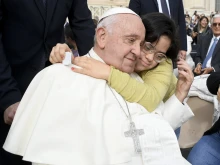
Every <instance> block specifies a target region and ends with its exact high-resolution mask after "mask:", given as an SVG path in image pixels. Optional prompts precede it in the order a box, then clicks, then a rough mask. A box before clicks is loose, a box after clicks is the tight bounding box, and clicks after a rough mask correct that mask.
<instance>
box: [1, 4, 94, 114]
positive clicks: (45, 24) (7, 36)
mask: <svg viewBox="0 0 220 165" xmlns="http://www.w3.org/2000/svg"><path fill="white" fill-rule="evenodd" d="M0 2H1V3H0V111H1V112H2V111H4V110H5V109H6V108H7V107H8V106H9V105H11V104H13V103H15V102H17V101H20V99H21V96H22V94H23V93H24V91H25V90H26V88H27V86H28V84H29V83H30V81H31V80H32V79H33V77H34V76H35V75H36V73H37V72H39V71H40V70H41V69H42V66H41V64H42V60H44V58H45V61H46V60H48V57H49V53H50V51H51V49H52V47H53V46H55V45H56V44H57V43H60V42H63V41H64V40H63V39H64V37H63V28H64V23H65V21H66V18H67V17H68V18H69V22H70V25H71V27H72V30H73V32H74V35H75V38H76V43H77V47H78V50H79V54H80V55H84V54H86V53H87V52H88V51H89V50H90V48H91V47H92V46H93V40H94V39H93V38H94V28H95V27H94V24H93V21H92V19H91V12H90V11H89V9H88V6H87V0H47V4H48V5H47V15H46V14H45V9H44V6H43V3H42V0H19V1H17V0H0ZM27 71H28V72H27Z"/></svg>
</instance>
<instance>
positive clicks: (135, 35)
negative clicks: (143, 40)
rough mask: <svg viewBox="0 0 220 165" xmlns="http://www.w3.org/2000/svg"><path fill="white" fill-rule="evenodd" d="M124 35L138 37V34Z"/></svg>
mask: <svg viewBox="0 0 220 165" xmlns="http://www.w3.org/2000/svg"><path fill="white" fill-rule="evenodd" d="M124 37H135V38H138V37H139V35H137V34H128V35H125V36H124Z"/></svg>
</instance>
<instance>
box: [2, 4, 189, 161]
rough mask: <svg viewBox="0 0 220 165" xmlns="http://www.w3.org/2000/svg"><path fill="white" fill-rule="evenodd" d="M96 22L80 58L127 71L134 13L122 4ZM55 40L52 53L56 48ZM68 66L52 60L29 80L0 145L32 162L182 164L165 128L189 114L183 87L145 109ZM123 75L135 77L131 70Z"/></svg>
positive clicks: (133, 47)
mask: <svg viewBox="0 0 220 165" xmlns="http://www.w3.org/2000/svg"><path fill="white" fill-rule="evenodd" d="M102 21H104V22H103V23H102V25H103V26H98V28H97V30H96V36H95V45H94V48H92V49H91V51H90V52H89V53H88V54H87V56H88V58H89V57H91V58H94V59H97V60H100V61H103V62H105V63H107V64H109V65H113V66H115V67H116V68H118V69H120V70H121V71H124V72H127V73H132V72H133V71H134V66H135V63H136V59H137V58H138V57H139V56H140V45H142V44H143V42H144V34H145V28H144V25H143V24H142V21H141V19H140V18H139V16H137V15H136V14H135V13H134V12H132V11H131V10H129V9H126V8H114V9H111V10H109V11H108V12H107V13H105V14H104V15H103V17H102V18H101V22H102ZM101 22H100V23H101ZM131 40H132V41H131ZM62 46H65V45H59V44H58V45H57V46H56V47H54V49H53V52H55V54H56V53H57V52H62V51H59V50H58V49H60V50H61V48H62ZM57 50H58V51H57ZM71 66H72V65H70V66H64V65H62V64H55V65H52V66H50V67H48V68H46V69H44V70H43V71H41V72H40V73H39V74H38V75H37V76H36V77H35V78H34V79H33V81H32V82H31V84H30V86H29V87H28V89H27V91H26V93H25V95H24V97H23V98H22V101H21V103H20V105H19V108H18V110H17V112H16V115H15V118H14V121H13V123H12V126H11V129H10V132H9V134H8V137H7V139H6V142H5V144H4V149H5V150H6V151H8V152H11V153H13V154H17V155H21V156H23V159H24V160H26V161H30V162H32V163H33V165H38V164H42V165H44V164H45V165H46V164H47V165H185V164H189V163H188V162H187V161H186V160H185V159H184V158H183V157H182V155H181V153H180V149H179V146H178V142H177V139H176V136H175V134H174V131H173V129H175V128H177V127H179V126H180V125H181V124H182V123H184V122H185V121H187V120H188V119H189V118H190V117H192V116H193V113H192V112H191V110H190V109H189V108H188V107H187V106H186V105H183V104H182V103H181V101H183V99H184V97H185V96H186V94H185V93H187V92H185V93H184V92H182V93H181V92H180V93H178V92H177V93H176V95H173V96H172V97H171V98H170V99H169V100H168V101H167V102H166V103H165V104H164V103H161V104H160V105H159V106H158V108H157V109H156V110H155V112H153V113H151V114H149V113H148V112H147V110H146V109H144V108H143V107H142V106H141V105H139V104H137V103H129V102H126V101H125V100H124V99H123V98H122V97H121V96H120V95H119V94H118V93H116V92H115V91H114V89H112V88H110V87H109V86H108V85H107V83H106V81H104V80H99V79H95V78H92V77H89V76H85V75H81V74H78V73H74V72H72V71H71V69H70V67H71ZM131 76H134V77H136V78H137V79H139V80H140V81H142V80H141V78H140V77H139V76H138V75H137V74H134V73H133V74H131ZM185 86H187V84H186V85H185ZM188 86H190V84H189V85H188ZM183 93H184V94H183Z"/></svg>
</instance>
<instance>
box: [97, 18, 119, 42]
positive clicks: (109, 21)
mask: <svg viewBox="0 0 220 165" xmlns="http://www.w3.org/2000/svg"><path fill="white" fill-rule="evenodd" d="M118 16H119V14H115V15H111V16H109V17H106V18H104V19H103V20H101V21H100V22H99V23H98V25H97V28H96V29H99V28H102V27H103V28H105V29H106V30H107V31H108V33H110V34H112V32H113V30H114V25H115V24H117V23H118V22H119V21H120V19H119V17H118ZM94 43H95V44H96V35H95V37H94Z"/></svg>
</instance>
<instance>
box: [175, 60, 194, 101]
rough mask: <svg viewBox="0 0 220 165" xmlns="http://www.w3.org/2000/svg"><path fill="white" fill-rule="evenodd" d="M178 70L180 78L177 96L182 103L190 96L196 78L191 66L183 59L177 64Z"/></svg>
mask: <svg viewBox="0 0 220 165" xmlns="http://www.w3.org/2000/svg"><path fill="white" fill-rule="evenodd" d="M177 68H178V72H179V76H178V81H177V84H176V91H175V95H176V97H177V98H178V99H179V101H180V102H183V100H184V99H185V98H186V96H187V95H188V92H189V89H190V87H191V85H192V82H193V80H194V76H193V73H192V70H191V68H190V67H189V65H188V64H187V63H186V61H184V60H182V59H181V60H180V61H178V62H177Z"/></svg>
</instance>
